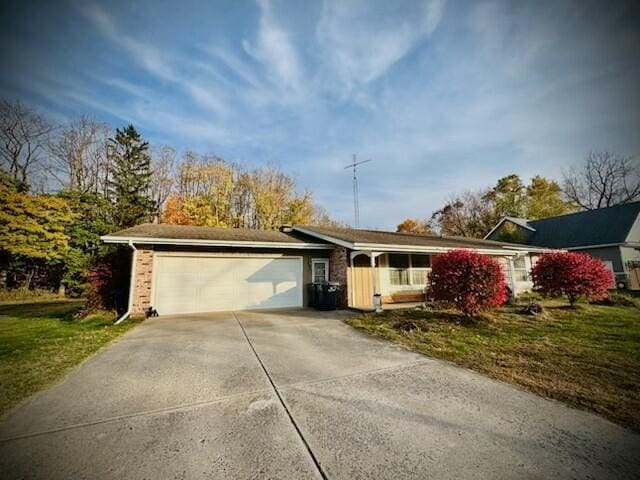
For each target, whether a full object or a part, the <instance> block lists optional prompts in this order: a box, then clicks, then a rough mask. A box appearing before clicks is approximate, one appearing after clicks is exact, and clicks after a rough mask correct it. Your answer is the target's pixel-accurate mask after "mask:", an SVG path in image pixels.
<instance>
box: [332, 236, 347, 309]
mask: <svg viewBox="0 0 640 480" xmlns="http://www.w3.org/2000/svg"><path fill="white" fill-rule="evenodd" d="M348 268H349V251H348V250H347V249H346V248H344V247H335V248H334V249H333V250H331V254H330V255H329V281H330V282H338V283H339V284H340V296H339V297H338V307H340V308H346V307H348V306H349V275H348V274H347V272H348Z"/></svg>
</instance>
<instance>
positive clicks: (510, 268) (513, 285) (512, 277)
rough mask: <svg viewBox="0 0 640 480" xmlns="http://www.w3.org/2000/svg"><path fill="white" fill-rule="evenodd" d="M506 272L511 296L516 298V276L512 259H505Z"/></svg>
mask: <svg viewBox="0 0 640 480" xmlns="http://www.w3.org/2000/svg"><path fill="white" fill-rule="evenodd" d="M507 272H508V274H509V285H510V286H511V295H513V296H514V297H515V296H516V276H515V272H514V267H513V258H511V257H507Z"/></svg>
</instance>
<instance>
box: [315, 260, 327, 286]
mask: <svg viewBox="0 0 640 480" xmlns="http://www.w3.org/2000/svg"><path fill="white" fill-rule="evenodd" d="M318 263H323V264H324V281H325V282H328V281H329V259H328V258H312V259H311V283H316V264H318Z"/></svg>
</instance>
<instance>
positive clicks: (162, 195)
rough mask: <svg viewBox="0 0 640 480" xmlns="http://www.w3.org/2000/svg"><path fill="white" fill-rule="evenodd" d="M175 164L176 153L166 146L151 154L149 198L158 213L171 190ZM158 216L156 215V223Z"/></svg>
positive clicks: (173, 181) (173, 182)
mask: <svg viewBox="0 0 640 480" xmlns="http://www.w3.org/2000/svg"><path fill="white" fill-rule="evenodd" d="M175 163H176V151H175V150H174V149H173V148H171V147H170V146H168V145H164V146H162V147H160V148H159V149H156V150H154V151H153V152H152V154H151V198H152V199H153V201H154V203H155V205H156V208H157V209H158V213H159V212H161V211H162V209H163V208H164V205H165V203H166V201H167V199H168V198H169V195H170V194H171V191H172V190H173V186H174V184H175V180H174V178H175V176H174V173H175V172H174V168H175ZM157 221H158V215H156V222H157Z"/></svg>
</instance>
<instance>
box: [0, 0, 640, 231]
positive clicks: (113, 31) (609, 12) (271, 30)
mask: <svg viewBox="0 0 640 480" xmlns="http://www.w3.org/2000/svg"><path fill="white" fill-rule="evenodd" d="M87 2H88V3H82V2H76V3H73V2H68V3H63V4H60V5H62V6H60V5H57V4H56V5H54V4H53V3H51V2H41V3H39V4H38V6H34V7H33V11H34V14H35V13H37V14H38V15H40V16H41V17H43V18H48V19H49V20H50V21H48V22H46V24H37V25H36V24H35V23H34V22H21V21H14V20H13V18H12V17H11V15H7V18H10V19H11V20H9V21H6V22H4V23H2V19H0V23H2V26H4V27H5V28H4V29H0V39H2V40H3V46H6V48H3V49H2V50H1V51H0V59H1V60H2V64H3V65H8V66H10V68H6V69H4V70H3V71H2V72H0V91H2V92H3V94H5V95H8V96H13V97H17V98H21V99H23V100H25V101H27V102H31V103H33V104H34V105H35V106H36V107H37V108H39V109H42V110H44V111H51V112H52V114H51V115H52V116H56V117H57V118H73V117H74V116H77V115H79V114H83V113H88V114H90V115H92V116H95V117H97V118H98V119H102V120H105V121H108V122H110V123H112V124H113V126H120V125H122V123H123V122H133V123H134V124H135V125H136V126H138V127H139V128H140V130H141V131H142V133H143V135H145V137H147V138H149V140H151V141H152V142H154V143H160V142H167V143H171V144H173V145H174V146H176V147H177V148H178V149H179V150H180V149H187V148H190V149H196V150H199V151H203V152H215V153H217V154H219V155H221V156H223V157H225V158H229V159H231V160H238V161H247V162H256V163H267V162H278V163H279V164H280V165H281V166H282V168H283V169H285V170H286V171H287V172H288V173H290V174H292V175H294V176H295V177H296V179H297V180H298V181H299V184H300V185H301V186H303V187H309V188H311V189H312V190H313V191H314V193H315V197H316V198H317V199H318V200H320V201H321V202H322V203H323V204H324V206H325V207H327V208H328V209H329V210H330V211H331V213H332V214H334V215H336V216H337V217H339V218H340V219H342V220H346V221H349V220H350V219H351V215H352V212H351V185H350V177H349V175H348V174H347V172H345V171H344V170H343V166H344V165H345V164H346V163H347V162H348V160H349V159H350V157H351V154H352V153H357V154H358V155H359V156H361V157H362V158H372V159H373V160H374V162H372V163H370V164H367V168H363V169H362V173H361V189H360V193H361V204H362V206H361V217H362V222H363V224H364V225H369V226H380V227H393V226H394V225H395V224H397V223H398V222H399V221H400V220H402V218H403V217H406V216H418V217H425V216H428V215H429V214H430V212H431V211H432V210H434V209H435V208H438V207H439V206H440V205H441V202H442V201H443V200H444V199H445V198H447V197H448V196H449V195H450V194H451V193H453V192H456V191H460V190H466V189H473V188H479V187H482V186H485V185H487V184H489V183H492V182H493V181H495V180H496V178H498V177H499V176H501V175H504V174H508V173H514V172H515V173H519V174H520V175H522V176H523V177H528V176H530V175H533V174H534V173H541V174H544V175H547V176H551V177H553V176H559V175H560V172H561V168H562V166H563V165H567V164H568V163H569V162H575V161H579V160H580V159H581V157H582V155H584V153H585V152H587V151H589V150H590V149H594V148H607V149H611V150H615V151H618V152H620V153H623V154H635V153H637V152H638V151H640V137H639V136H638V135H637V131H638V128H639V127H638V125H640V108H638V106H639V105H640V90H639V89H638V88H637V85H638V83H640V49H638V48H637V46H638V44H640V28H638V26H637V22H636V23H635V24H634V22H632V21H631V19H632V18H636V17H637V7H635V6H634V5H635V4H634V3H632V2H616V5H611V6H609V5H608V6H606V8H605V7H602V6H600V5H599V4H598V3H597V2H593V3H591V2H578V1H576V0H540V1H538V2H509V1H508V0H495V1H482V2H471V3H467V2H448V3H445V1H444V0H397V1H393V2H389V1H383V0H348V1H342V0H323V1H319V2H287V3H285V2H283V1H282V0H256V1H255V2H248V3H242V4H241V3H239V2H238V3H236V2H231V3H229V4H228V5H227V6H226V7H225V8H220V6H219V5H218V4H216V3H214V2H206V1H201V2H200V3H197V4H194V7H193V8H184V9H178V10H176V9H169V8H165V7H164V6H163V5H162V3H159V4H158V3H153V10H152V11H149V8H151V7H150V6H149V5H150V4H148V3H144V2H143V3H142V4H141V3H136V4H135V5H132V4H130V2H125V1H124V0H113V1H111V2H109V4H108V6H107V4H106V3H103V2H100V3H99V2H97V1H96V0H93V1H92V0H87ZM69 5H72V7H69ZM634 8H635V10H634ZM14 14H15V15H19V14H21V11H19V10H18V9H15V12H14ZM634 15H635V16H634ZM70 26H73V28H69V27H70ZM133 26H135V27H133ZM56 112H58V113H56Z"/></svg>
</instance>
